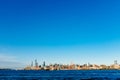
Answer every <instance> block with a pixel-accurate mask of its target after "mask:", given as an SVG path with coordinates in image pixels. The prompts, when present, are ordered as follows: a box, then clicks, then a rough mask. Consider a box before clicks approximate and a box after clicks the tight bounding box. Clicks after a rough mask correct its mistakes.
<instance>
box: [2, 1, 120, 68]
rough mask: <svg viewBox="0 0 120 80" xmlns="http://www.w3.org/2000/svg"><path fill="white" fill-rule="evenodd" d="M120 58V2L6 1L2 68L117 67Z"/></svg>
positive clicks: (3, 8)
mask: <svg viewBox="0 0 120 80" xmlns="http://www.w3.org/2000/svg"><path fill="white" fill-rule="evenodd" d="M119 53H120V0H1V1H0V63H1V64H0V67H3V66H4V67H13V65H14V67H20V66H21V65H23V64H25V65H29V64H30V63H31V61H33V60H34V59H37V60H38V62H39V64H42V62H43V61H46V63H47V64H49V63H64V64H70V63H71V62H72V63H77V64H83V63H88V62H89V63H93V64H102V63H103V64H112V63H113V61H114V60H118V62H120V54H119ZM20 64H21V65H20Z"/></svg>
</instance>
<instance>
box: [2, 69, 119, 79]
mask: <svg viewBox="0 0 120 80" xmlns="http://www.w3.org/2000/svg"><path fill="white" fill-rule="evenodd" d="M0 80H120V70H60V71H27V70H26V71H25V70H0Z"/></svg>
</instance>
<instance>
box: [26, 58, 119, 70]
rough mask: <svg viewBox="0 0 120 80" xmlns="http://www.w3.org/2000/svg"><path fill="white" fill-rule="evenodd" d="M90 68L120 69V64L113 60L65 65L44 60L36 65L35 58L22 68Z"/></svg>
mask: <svg viewBox="0 0 120 80" xmlns="http://www.w3.org/2000/svg"><path fill="white" fill-rule="evenodd" d="M91 69H100V70H102V69H120V65H119V64H118V63H117V60H115V61H114V64H112V65H109V66H107V65H105V64H101V65H96V64H89V63H88V64H83V65H78V64H70V65H65V64H50V65H46V64H45V61H44V62H43V64H42V65H38V62H37V60H35V63H34V64H33V62H32V63H31V65H30V66H27V67H25V68H24V70H91Z"/></svg>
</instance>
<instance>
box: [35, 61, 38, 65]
mask: <svg viewBox="0 0 120 80" xmlns="http://www.w3.org/2000/svg"><path fill="white" fill-rule="evenodd" d="M35 67H38V63H37V59H36V60H35Z"/></svg>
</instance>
